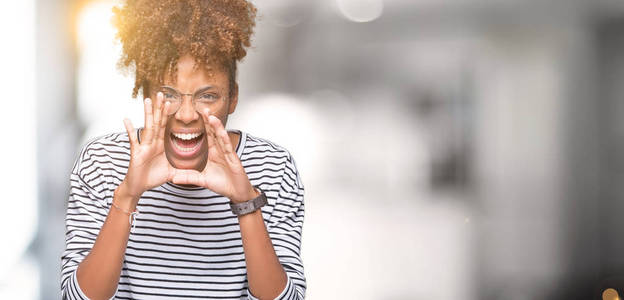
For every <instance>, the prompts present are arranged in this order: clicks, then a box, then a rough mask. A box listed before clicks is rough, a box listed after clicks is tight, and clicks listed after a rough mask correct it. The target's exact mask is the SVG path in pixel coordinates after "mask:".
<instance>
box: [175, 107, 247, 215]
mask: <svg viewBox="0 0 624 300" xmlns="http://www.w3.org/2000/svg"><path fill="white" fill-rule="evenodd" d="M201 115H202V118H203V119H204V126H206V133H205V134H206V139H207V140H208V160H207V162H206V167H204V169H203V170H202V171H201V172H199V171H197V170H189V169H185V170H181V169H177V170H176V171H175V175H174V177H173V180H172V181H173V183H175V184H193V185H197V186H201V187H205V188H207V189H210V190H212V191H213V192H215V193H218V194H221V195H223V196H225V197H227V198H229V199H230V200H231V201H232V202H235V203H238V202H245V201H248V200H251V199H253V198H255V197H256V196H257V195H258V192H257V191H256V190H255V189H254V187H253V186H252V185H251V182H250V181H249V178H248V177H247V173H245V169H244V168H243V165H242V164H241V162H240V160H239V159H238V156H237V155H236V152H234V150H233V147H232V142H231V141H230V137H229V136H228V133H227V131H226V130H225V128H224V127H223V124H222V123H221V121H220V120H219V119H218V118H217V117H215V116H212V115H210V111H209V109H205V110H204V111H202V112H201Z"/></svg>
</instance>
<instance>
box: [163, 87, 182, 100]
mask: <svg viewBox="0 0 624 300" xmlns="http://www.w3.org/2000/svg"><path fill="white" fill-rule="evenodd" d="M160 92H161V93H163V98H164V100H169V101H171V100H176V99H178V97H177V96H176V93H175V92H173V91H170V90H168V89H163V90H161V91H160Z"/></svg>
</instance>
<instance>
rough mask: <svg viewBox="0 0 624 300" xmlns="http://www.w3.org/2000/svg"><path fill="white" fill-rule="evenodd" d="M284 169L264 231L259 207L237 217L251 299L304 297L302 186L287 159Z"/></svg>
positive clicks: (294, 168)
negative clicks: (271, 212) (282, 277)
mask: <svg viewBox="0 0 624 300" xmlns="http://www.w3.org/2000/svg"><path fill="white" fill-rule="evenodd" d="M284 172H285V173H284V176H283V179H282V182H281V187H280V190H279V193H278V198H277V200H276V204H275V207H274V211H273V214H272V215H271V217H270V219H269V222H268V224H267V225H268V230H267V226H265V224H264V221H263V219H262V214H261V211H260V210H258V211H256V212H254V213H251V214H248V215H244V216H241V217H239V222H240V227H241V235H242V237H243V247H244V249H245V260H246V263H247V277H248V281H249V293H248V294H249V299H252V300H255V299H258V298H260V299H304V296H305V290H306V281H305V276H304V273H303V263H302V261H301V255H300V252H301V251H300V249H301V233H302V227H303V218H304V210H305V208H304V202H303V186H302V184H301V180H300V178H299V176H298V173H297V170H296V167H295V164H294V162H293V161H292V159H291V158H289V161H288V162H287V163H286V168H285V171H284ZM293 179H294V181H293ZM278 269H279V271H277V270H278ZM280 275H282V276H286V277H285V278H284V280H281V278H280V277H278V276H280Z"/></svg>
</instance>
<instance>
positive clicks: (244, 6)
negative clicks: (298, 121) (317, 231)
mask: <svg viewBox="0 0 624 300" xmlns="http://www.w3.org/2000/svg"><path fill="white" fill-rule="evenodd" d="M255 14H256V9H255V8H254V6H253V5H252V4H250V3H248V2H246V1H242V0H237V1H228V0H220V1H217V0H211V1H199V0H198V1H175V0H171V1H164V0H161V1H153V0H150V1H127V2H126V3H125V4H124V5H123V6H122V7H120V8H116V9H115V18H114V22H115V25H116V26H117V28H118V37H119V39H120V41H121V43H122V45H123V57H122V59H121V64H122V65H123V66H125V67H126V68H128V69H129V70H131V71H132V72H134V74H135V87H134V90H133V96H134V97H136V96H137V95H138V93H139V91H140V92H142V94H143V95H144V104H145V105H144V110H145V125H144V128H142V129H138V130H135V129H134V128H133V125H132V124H131V122H130V121H129V120H124V124H125V127H126V131H127V132H126V133H115V134H110V135H106V136H103V137H99V138H96V139H94V140H92V141H91V142H89V143H88V144H87V145H86V146H85V147H84V148H83V149H82V151H81V153H80V156H79V157H78V159H77V161H76V163H75V165H74V167H73V170H72V174H71V176H70V183H71V187H70V197H69V201H68V206H67V215H66V249H65V251H64V253H63V256H62V260H61V261H62V282H61V288H62V295H63V298H65V299H109V298H116V299H161V298H204V299H205V298H218V299H241V298H243V299H274V298H277V299H303V297H304V295H305V289H306V283H305V277H304V273H303V264H302V261H301V257H300V245H301V232H302V226H303V215H304V203H303V185H302V183H301V180H300V177H299V175H298V172H297V169H296V166H295V162H294V160H293V158H292V156H291V155H290V154H289V153H288V151H286V150H285V149H284V148H282V147H279V146H277V145H275V144H273V143H271V142H269V141H266V140H264V139H261V138H257V137H253V136H252V135H249V134H247V133H245V132H241V131H226V130H225V129H224V126H225V124H226V122H227V117H228V115H229V114H231V113H233V112H234V111H235V108H236V106H237V104H238V86H237V84H236V80H235V78H236V66H237V62H238V61H240V60H241V59H242V58H243V57H244V56H245V54H246V51H245V48H247V47H249V46H250V36H251V34H252V32H253V26H254V25H255Z"/></svg>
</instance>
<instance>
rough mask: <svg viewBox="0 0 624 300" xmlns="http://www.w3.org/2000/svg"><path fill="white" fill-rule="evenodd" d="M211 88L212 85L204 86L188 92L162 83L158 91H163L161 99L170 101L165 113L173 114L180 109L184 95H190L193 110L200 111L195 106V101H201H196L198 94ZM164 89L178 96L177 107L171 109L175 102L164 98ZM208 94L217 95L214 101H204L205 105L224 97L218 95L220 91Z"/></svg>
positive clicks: (201, 94)
mask: <svg viewBox="0 0 624 300" xmlns="http://www.w3.org/2000/svg"><path fill="white" fill-rule="evenodd" d="M212 88H213V86H205V87H203V88H200V89H198V90H197V91H195V92H193V93H190V94H189V93H182V92H180V91H178V90H177V89H175V88H174V87H171V86H167V85H163V86H160V88H159V89H158V91H159V92H161V93H163V100H164V101H169V102H170V103H171V104H170V106H169V110H170V111H169V112H168V113H167V115H173V114H175V113H177V112H178V110H180V108H181V107H182V103H183V102H184V96H190V97H191V103H192V104H193V108H194V109H195V111H197V112H199V113H201V112H200V110H199V109H198V108H197V103H202V102H201V101H197V98H198V97H200V96H203V95H205V94H204V93H203V92H208V90H210V89H212ZM165 89H168V90H170V91H172V92H175V94H177V95H179V96H180V97H179V98H180V101H176V102H177V103H179V107H178V108H176V109H175V110H174V111H171V107H173V105H176V104H175V102H174V101H171V100H167V99H166V98H165V93H164V92H165V91H163V90H165ZM210 94H211V95H214V96H218V97H217V98H216V99H215V100H214V101H212V102H210V103H204V104H205V105H211V104H214V103H217V102H218V101H219V100H223V99H225V98H226V97H225V96H223V95H220V93H214V92H210ZM176 98H177V97H176Z"/></svg>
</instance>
